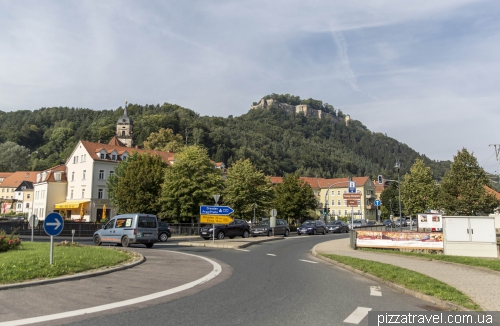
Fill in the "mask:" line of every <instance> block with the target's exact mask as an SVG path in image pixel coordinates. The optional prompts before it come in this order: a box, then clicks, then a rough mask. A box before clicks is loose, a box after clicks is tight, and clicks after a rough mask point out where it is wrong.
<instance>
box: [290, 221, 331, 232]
mask: <svg viewBox="0 0 500 326" xmlns="http://www.w3.org/2000/svg"><path fill="white" fill-rule="evenodd" d="M318 233H321V234H325V233H326V225H325V223H324V222H323V221H305V222H304V223H302V225H301V226H299V227H298V228H297V234H298V235H301V234H318Z"/></svg>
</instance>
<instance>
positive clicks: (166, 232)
mask: <svg viewBox="0 0 500 326" xmlns="http://www.w3.org/2000/svg"><path fill="white" fill-rule="evenodd" d="M171 236H172V232H170V226H169V225H168V224H167V223H165V222H160V223H158V240H160V241H161V242H166V241H167V240H168V238H170V237H171Z"/></svg>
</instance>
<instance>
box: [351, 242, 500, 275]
mask: <svg viewBox="0 0 500 326" xmlns="http://www.w3.org/2000/svg"><path fill="white" fill-rule="evenodd" d="M358 249H359V250H366V251H372V252H381V253H388V254H394V255H402V256H412V257H420V258H425V259H429V260H441V261H447V262H450V263H456V264H462V265H469V266H475V267H483V268H488V269H491V270H494V271H497V272H500V260H499V259H496V258H476V257H464V256H448V255H441V254H424V253H419V252H407V251H398V250H389V249H373V248H358Z"/></svg>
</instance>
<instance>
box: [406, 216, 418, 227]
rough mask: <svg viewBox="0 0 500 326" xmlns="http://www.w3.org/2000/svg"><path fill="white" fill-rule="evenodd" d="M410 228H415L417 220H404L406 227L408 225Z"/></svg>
mask: <svg viewBox="0 0 500 326" xmlns="http://www.w3.org/2000/svg"><path fill="white" fill-rule="evenodd" d="M410 224H411V226H416V225H417V219H416V218H412V219H411V220H410V219H409V218H407V219H406V225H410Z"/></svg>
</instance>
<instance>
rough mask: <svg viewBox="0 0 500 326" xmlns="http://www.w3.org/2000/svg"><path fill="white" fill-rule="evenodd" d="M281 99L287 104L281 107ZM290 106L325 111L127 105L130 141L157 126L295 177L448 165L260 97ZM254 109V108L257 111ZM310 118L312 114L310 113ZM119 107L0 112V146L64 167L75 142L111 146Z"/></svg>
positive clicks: (314, 103)
mask: <svg viewBox="0 0 500 326" xmlns="http://www.w3.org/2000/svg"><path fill="white" fill-rule="evenodd" d="M279 98H282V99H283V98H284V99H285V102H280V100H279ZM264 99H265V100H267V99H275V100H276V101H277V102H280V103H286V104H290V105H294V106H296V105H308V106H309V107H310V108H311V109H314V110H316V111H322V112H324V115H323V116H321V117H320V115H319V113H318V114H316V115H315V114H311V115H306V114H304V112H303V111H301V112H298V113H297V111H295V112H294V114H290V113H291V112H287V111H286V110H282V109H281V108H279V105H278V106H277V107H276V106H275V105H271V106H268V107H267V108H253V109H250V110H249V111H248V112H247V113H245V114H242V115H241V116H238V117H233V116H229V117H228V118H223V117H208V116H200V115H199V114H197V113H195V112H194V111H192V110H189V109H185V108H183V107H181V106H178V105H175V104H169V103H164V104H162V105H160V104H157V105H138V104H129V106H128V107H127V110H128V114H129V116H130V117H131V118H132V120H133V122H134V132H133V142H134V144H137V145H139V146H142V144H143V143H144V141H145V140H146V138H147V137H148V136H149V135H150V134H151V133H152V132H157V131H158V130H159V129H160V128H169V129H172V130H173V131H174V133H176V134H181V135H183V138H186V136H187V143H188V144H198V145H202V146H205V147H206V148H207V150H208V153H209V155H210V157H211V159H212V160H214V161H215V162H224V163H225V164H226V166H231V164H232V163H233V162H235V161H236V160H238V159H246V158H249V159H250V160H251V161H252V163H253V164H254V165H255V166H256V167H257V168H258V169H260V170H262V171H263V172H264V173H265V174H266V175H270V176H283V175H284V174H286V173H292V172H298V173H299V174H300V175H301V176H305V177H322V178H333V177H346V176H366V175H368V176H371V177H372V178H373V179H375V178H376V176H377V175H378V174H383V175H384V177H386V178H388V179H389V178H394V177H396V174H395V170H394V163H395V162H396V160H398V159H399V160H400V161H401V163H402V170H401V173H402V174H401V175H403V174H404V173H405V172H407V171H409V168H410V167H411V165H412V164H413V163H414V161H415V159H416V158H422V159H423V160H424V162H425V163H426V164H427V165H428V166H430V167H431V169H432V170H433V173H434V176H435V178H436V179H440V178H441V177H442V176H443V175H444V173H445V171H446V170H447V169H448V168H449V164H450V162H449V161H441V162H436V161H433V160H430V159H429V158H427V157H426V156H425V155H422V154H420V153H417V152H416V151H414V150H413V149H411V148H410V147H409V146H407V145H406V144H403V143H400V142H398V141H397V140H395V139H393V138H390V137H387V136H385V135H383V134H382V133H376V132H372V131H370V130H368V129H367V128H366V127H365V126H364V125H363V124H362V123H361V122H360V121H357V120H353V119H349V120H348V123H345V122H346V117H348V115H345V114H344V113H342V112H341V111H340V110H336V109H334V108H333V106H331V105H329V104H326V103H325V104H323V102H321V101H318V100H313V99H308V100H301V99H300V98H299V97H298V96H293V95H288V94H286V95H277V94H274V95H270V96H267V98H266V97H264ZM257 104H258V103H255V105H257ZM311 112H312V111H311ZM122 114H123V108H121V107H119V108H118V109H116V110H103V111H93V110H89V109H78V108H68V107H53V108H42V109H39V110H35V111H33V112H32V111H15V112H3V113H2V114H0V143H4V142H6V141H13V142H15V143H17V144H19V145H22V146H25V147H27V148H28V149H30V150H31V153H32V154H31V156H30V168H31V169H32V170H42V169H45V168H48V167H50V166H54V165H57V164H59V163H61V162H64V161H65V159H66V158H67V157H68V156H69V154H70V152H71V150H72V149H73V147H74V146H75V145H76V143H77V142H78V141H79V140H88V141H93V142H97V141H99V140H101V141H102V142H108V141H109V140H110V139H111V138H112V137H113V136H114V135H115V133H116V121H117V120H118V118H119V117H120V116H121V115H122Z"/></svg>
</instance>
